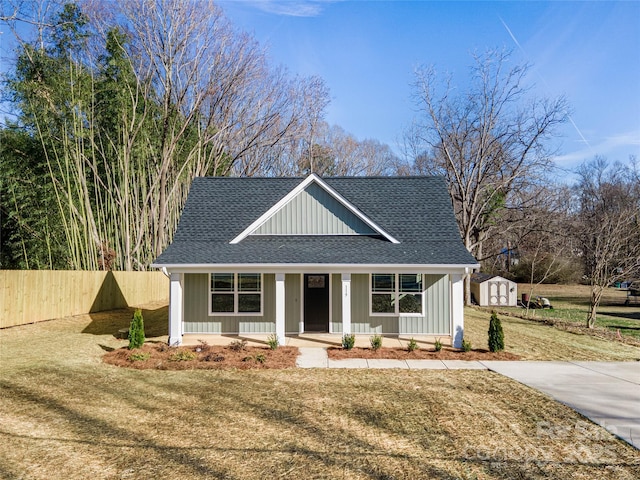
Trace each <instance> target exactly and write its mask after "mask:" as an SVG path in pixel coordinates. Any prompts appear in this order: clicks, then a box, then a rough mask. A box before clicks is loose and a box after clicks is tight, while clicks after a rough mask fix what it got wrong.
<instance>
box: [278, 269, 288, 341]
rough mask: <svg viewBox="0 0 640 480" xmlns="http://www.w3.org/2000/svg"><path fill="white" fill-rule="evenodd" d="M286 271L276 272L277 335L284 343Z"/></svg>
mask: <svg viewBox="0 0 640 480" xmlns="http://www.w3.org/2000/svg"><path fill="white" fill-rule="evenodd" d="M284 307H285V303H284V273H276V337H278V343H279V344H280V345H284V344H285V342H286V338H285V336H284V311H285V308H284Z"/></svg>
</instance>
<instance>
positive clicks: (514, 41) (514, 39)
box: [498, 15, 596, 155]
mask: <svg viewBox="0 0 640 480" xmlns="http://www.w3.org/2000/svg"><path fill="white" fill-rule="evenodd" d="M498 18H499V19H500V21H501V22H502V25H503V26H504V28H505V30H506V31H507V33H508V34H509V36H510V37H511V40H513V43H515V44H516V46H517V47H518V49H520V51H521V52H522V54H523V55H524V56H525V58H526V59H527V61H529V58H530V57H529V55H528V54H527V52H526V51H525V50H524V48H522V45H520V42H518V39H517V38H516V36H515V35H514V34H513V32H512V31H511V29H510V28H509V25H507V23H506V22H505V21H504V20H503V19H502V17H501V16H499V15H498ZM534 70H535V72H536V74H537V75H538V77H539V78H540V80H541V81H542V83H543V84H544V86H545V87H546V89H547V91H551V88H550V87H549V84H548V83H547V81H546V80H545V79H544V78H543V77H542V75H541V74H540V72H539V71H538V69H537V68H534ZM567 118H568V119H569V121H570V122H571V125H573V128H574V129H575V131H576V132H577V133H578V135H579V136H580V138H581V139H582V141H583V142H584V144H585V145H586V146H587V147H588V148H589V150H591V153H592V154H593V155H595V154H596V152H595V151H594V149H593V147H591V144H590V143H589V142H588V141H587V139H586V138H585V137H584V135H582V132H581V131H580V129H579V128H578V125H576V122H574V121H573V118H572V117H571V115H570V114H567Z"/></svg>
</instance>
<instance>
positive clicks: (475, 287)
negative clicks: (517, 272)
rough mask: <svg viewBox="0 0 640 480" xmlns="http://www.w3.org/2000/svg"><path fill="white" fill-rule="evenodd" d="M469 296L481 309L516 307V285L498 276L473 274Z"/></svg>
mask: <svg viewBox="0 0 640 480" xmlns="http://www.w3.org/2000/svg"><path fill="white" fill-rule="evenodd" d="M471 295H472V296H473V298H474V299H475V302H476V303H477V304H478V305H480V306H482V307H494V306H495V307H516V306H517V305H518V285H517V284H516V283H515V282H512V281H511V280H507V279H506V278H502V277H500V276H498V275H489V274H487V273H473V274H472V275H471Z"/></svg>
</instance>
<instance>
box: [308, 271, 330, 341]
mask: <svg viewBox="0 0 640 480" xmlns="http://www.w3.org/2000/svg"><path fill="white" fill-rule="evenodd" d="M304 331H305V332H328V331H329V274H328V273H322V274H305V276H304Z"/></svg>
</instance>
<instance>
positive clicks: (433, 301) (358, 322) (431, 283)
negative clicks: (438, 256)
mask: <svg viewBox="0 0 640 480" xmlns="http://www.w3.org/2000/svg"><path fill="white" fill-rule="evenodd" d="M423 278H424V286H425V292H424V295H425V315H424V316H419V315H416V316H405V315H402V316H400V317H397V316H395V315H393V316H377V315H376V316H372V315H370V314H369V311H370V309H369V301H370V300H369V295H370V292H369V289H370V284H369V275H366V274H364V275H362V274H358V275H352V276H351V330H352V332H353V333H356V334H358V333H374V334H375V333H377V334H416V335H431V334H434V335H450V332H451V327H450V325H451V321H450V315H449V276H448V275H424V277H423ZM334 331H336V330H334Z"/></svg>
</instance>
